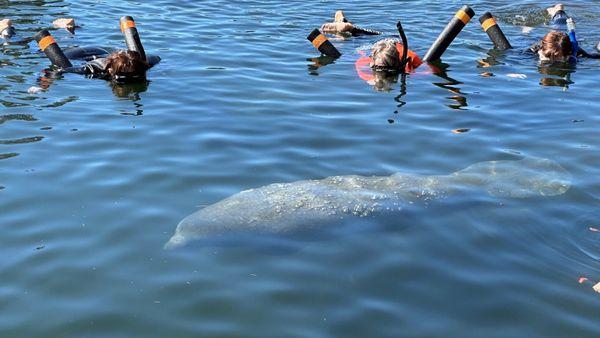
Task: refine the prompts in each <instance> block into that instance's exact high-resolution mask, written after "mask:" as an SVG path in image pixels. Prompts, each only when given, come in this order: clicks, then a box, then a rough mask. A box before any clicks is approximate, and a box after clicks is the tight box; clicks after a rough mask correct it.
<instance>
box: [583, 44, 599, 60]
mask: <svg viewBox="0 0 600 338" xmlns="http://www.w3.org/2000/svg"><path fill="white" fill-rule="evenodd" d="M577 56H581V57H584V58H588V59H600V53H592V54H590V53H588V52H586V51H585V50H584V49H583V48H581V47H579V51H578V53H577Z"/></svg>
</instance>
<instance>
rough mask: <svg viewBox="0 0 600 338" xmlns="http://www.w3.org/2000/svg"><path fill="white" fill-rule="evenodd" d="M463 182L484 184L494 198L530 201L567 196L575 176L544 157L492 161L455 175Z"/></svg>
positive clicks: (454, 177)
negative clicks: (527, 199) (537, 198)
mask: <svg viewBox="0 0 600 338" xmlns="http://www.w3.org/2000/svg"><path fill="white" fill-rule="evenodd" d="M452 177H453V179H454V180H458V181H459V182H461V183H466V184H473V185H480V186H482V187H483V188H484V189H485V190H486V191H487V192H488V193H489V194H490V195H492V196H498V197H512V198H527V197H534V196H555V195H561V194H564V193H565V192H566V191H567V190H569V188H570V187H571V174H570V173H569V172H568V171H567V170H566V169H564V168H563V167H561V166H560V164H558V163H556V162H554V161H551V160H548V159H543V158H536V157H525V158H523V159H521V160H517V161H489V162H480V163H476V164H474V165H471V166H469V167H467V168H465V169H463V170H460V171H457V172H455V173H454V174H452Z"/></svg>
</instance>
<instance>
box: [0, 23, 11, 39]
mask: <svg viewBox="0 0 600 338" xmlns="http://www.w3.org/2000/svg"><path fill="white" fill-rule="evenodd" d="M14 35H15V28H14V27H13V26H12V21H11V20H10V19H3V20H0V37H1V38H2V39H4V40H8V39H10V38H12V37H13V36H14Z"/></svg>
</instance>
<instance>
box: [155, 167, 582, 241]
mask: <svg viewBox="0 0 600 338" xmlns="http://www.w3.org/2000/svg"><path fill="white" fill-rule="evenodd" d="M570 184H571V183H570V174H569V173H568V172H567V171H566V170H565V169H564V168H562V167H561V166H560V165H559V164H558V163H555V162H553V161H550V160H547V159H540V158H534V157H526V158H523V159H521V160H518V161H489V162H481V163H477V164H474V165H472V166H469V167H467V168H465V169H463V170H460V171H457V172H455V173H453V174H451V175H435V176H433V175H432V176H420V175H412V174H402V173H396V174H394V175H391V176H384V177H364V176H333V177H328V178H325V179H322V180H308V181H298V182H293V183H278V184H271V185H268V186H265V187H261V188H257V189H251V190H246V191H242V192H240V193H238V194H235V195H233V196H231V197H229V198H226V199H224V200H222V201H220V202H217V203H215V204H213V205H209V206H207V207H206V208H204V209H202V210H200V211H197V212H195V213H194V214H192V215H190V216H188V217H186V218H185V219H184V220H182V221H181V222H180V223H179V225H177V229H176V230H175V234H174V235H173V237H171V239H170V240H169V241H168V242H167V244H165V248H169V249H171V248H175V247H178V246H182V245H184V244H185V243H187V242H189V241H190V240H193V239H198V238H206V237H210V236H211V235H212V236H215V235H219V234H222V233H225V232H235V231H238V232H243V231H249V230H250V231H257V232H274V233H289V232H293V231H294V230H296V231H297V230H300V229H301V228H302V227H303V226H304V227H310V226H315V225H317V224H321V225H332V224H333V223H335V222H336V219H337V220H338V221H339V219H343V218H344V217H346V216H356V217H366V216H369V215H372V214H376V213H381V212H383V211H401V210H402V207H403V206H405V205H407V204H409V203H410V204H412V203H415V202H418V201H428V200H435V199H440V198H445V197H447V196H451V195H453V194H456V193H457V191H461V190H462V191H463V192H465V191H468V189H466V188H469V187H479V188H481V189H483V190H484V191H487V192H488V193H489V194H490V195H493V196H506V197H512V198H526V197H532V196H555V195H561V194H563V193H565V192H566V191H567V190H568V189H569V187H570Z"/></svg>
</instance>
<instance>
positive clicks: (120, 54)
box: [34, 16, 160, 83]
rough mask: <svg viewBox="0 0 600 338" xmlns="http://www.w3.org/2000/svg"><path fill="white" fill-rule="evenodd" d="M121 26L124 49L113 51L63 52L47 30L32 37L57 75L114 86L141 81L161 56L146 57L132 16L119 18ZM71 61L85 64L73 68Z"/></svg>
mask: <svg viewBox="0 0 600 338" xmlns="http://www.w3.org/2000/svg"><path fill="white" fill-rule="evenodd" d="M120 23H121V25H120V26H121V31H122V32H123V34H124V35H125V43H126V44H127V50H118V51H112V50H109V49H105V48H98V47H88V48H73V49H69V50H67V51H65V52H63V51H62V49H61V48H60V47H59V46H58V44H57V43H56V41H55V40H54V38H53V37H52V35H51V34H50V32H48V31H47V30H42V31H40V32H38V33H37V34H36V35H35V36H34V38H35V40H36V41H37V42H38V44H39V46H40V49H41V50H42V51H43V52H44V53H45V54H46V56H47V57H48V59H50V61H51V62H52V65H53V66H54V72H56V73H59V74H60V73H77V74H84V75H86V76H89V77H92V78H100V79H105V80H110V81H113V82H117V83H127V82H144V81H146V71H147V70H148V69H150V68H151V67H152V66H154V65H155V64H157V63H158V62H159V61H160V57H158V56H152V55H146V52H145V51H144V47H143V46H142V43H141V41H140V37H139V35H138V31H137V29H136V27H135V22H134V21H133V18H132V17H130V16H124V17H122V18H121V19H120ZM70 60H81V61H86V63H85V64H84V65H82V66H75V67H74V66H73V64H72V63H71V61H70Z"/></svg>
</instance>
